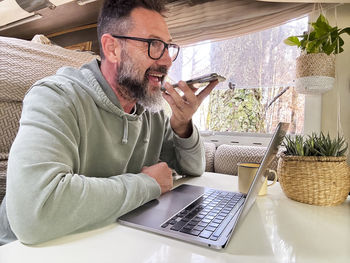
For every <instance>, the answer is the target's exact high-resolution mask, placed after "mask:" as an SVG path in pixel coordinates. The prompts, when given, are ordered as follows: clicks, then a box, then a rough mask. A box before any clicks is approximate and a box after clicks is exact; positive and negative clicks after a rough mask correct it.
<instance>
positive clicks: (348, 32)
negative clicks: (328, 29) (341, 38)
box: [339, 27, 350, 35]
mask: <svg viewBox="0 0 350 263" xmlns="http://www.w3.org/2000/svg"><path fill="white" fill-rule="evenodd" d="M343 33H347V34H348V35H350V27H346V28H344V29H342V30H341V31H340V32H339V35H340V34H343Z"/></svg>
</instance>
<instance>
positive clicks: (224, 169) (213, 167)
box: [204, 142, 278, 179]
mask: <svg viewBox="0 0 350 263" xmlns="http://www.w3.org/2000/svg"><path fill="white" fill-rule="evenodd" d="M204 146H205V158H206V167H205V171H206V172H215V173H222V174H230V175H237V170H238V166H237V164H238V163H242V162H254V163H260V162H261V161H262V158H263V156H264V154H265V151H266V147H263V146H244V145H228V144H221V145H219V146H218V147H216V146H215V144H214V143H211V142H204ZM277 163H278V159H277V157H275V158H274V159H273V160H272V162H271V163H270V165H269V166H268V168H269V169H273V170H276V169H277ZM271 176H272V177H273V175H271ZM269 179H273V178H269Z"/></svg>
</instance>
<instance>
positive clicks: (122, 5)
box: [97, 0, 166, 59]
mask: <svg viewBox="0 0 350 263" xmlns="http://www.w3.org/2000/svg"><path fill="white" fill-rule="evenodd" d="M138 7H142V8H145V9H148V10H152V11H156V12H158V13H159V14H161V15H164V13H165V11H166V8H165V2H164V1H163V0H105V1H104V3H103V6H102V8H101V10H100V15H99V17H98V21H97V37H98V42H99V45H100V55H101V58H102V59H104V54H103V49H102V45H101V37H102V35H103V34H106V33H112V34H118V35H123V34H126V33H127V32H128V31H129V30H130V29H131V28H132V22H131V19H130V13H131V12H132V10H134V9H135V8H138Z"/></svg>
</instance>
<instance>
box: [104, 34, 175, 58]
mask: <svg viewBox="0 0 350 263" xmlns="http://www.w3.org/2000/svg"><path fill="white" fill-rule="evenodd" d="M111 36H112V37H114V38H121V39H131V40H136V41H142V42H146V43H148V56H149V57H150V58H151V59H154V60H158V59H160V58H161V57H162V56H163V54H164V51H165V49H168V52H169V56H170V58H171V61H175V59H176V58H177V55H178V54H179V51H180V47H179V46H178V45H176V44H172V43H165V42H164V41H162V40H160V39H156V38H140V37H127V36H117V35H113V34H111Z"/></svg>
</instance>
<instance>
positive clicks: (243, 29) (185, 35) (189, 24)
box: [166, 0, 314, 45]
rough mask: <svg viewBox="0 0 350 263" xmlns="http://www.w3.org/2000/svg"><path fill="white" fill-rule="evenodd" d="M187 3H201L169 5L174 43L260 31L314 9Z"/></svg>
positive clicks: (242, 1) (226, 1)
mask: <svg viewBox="0 0 350 263" xmlns="http://www.w3.org/2000/svg"><path fill="white" fill-rule="evenodd" d="M188 2H200V1H185V0H184V1H177V2H174V3H170V4H168V8H169V14H168V17H167V18H166V20H167V23H168V27H169V30H170V33H171V35H172V37H173V42H174V43H178V44H180V45H187V44H193V43H196V42H199V41H204V40H219V39H227V38H232V37H234V36H240V35H243V34H247V33H252V32H256V31H260V30H263V29H267V28H270V27H274V26H277V25H280V24H283V23H285V22H286V21H288V20H291V19H293V18H297V17H300V16H302V15H305V14H307V13H310V12H311V11H312V10H313V8H314V5H313V4H304V3H269V2H259V1H255V0H216V1H203V3H201V4H196V5H190V4H189V3H188Z"/></svg>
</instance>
